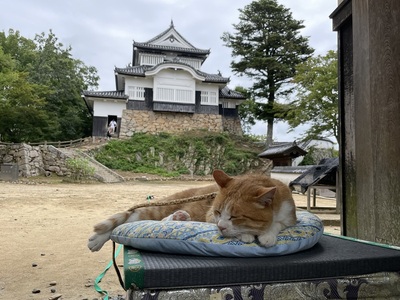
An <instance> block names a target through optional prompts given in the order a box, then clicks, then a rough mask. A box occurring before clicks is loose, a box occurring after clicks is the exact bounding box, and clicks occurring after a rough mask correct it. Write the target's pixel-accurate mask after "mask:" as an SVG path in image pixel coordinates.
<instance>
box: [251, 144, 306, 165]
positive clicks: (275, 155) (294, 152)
mask: <svg viewBox="0 0 400 300" xmlns="http://www.w3.org/2000/svg"><path fill="white" fill-rule="evenodd" d="M306 154H307V151H305V150H304V149H303V148H300V147H299V146H298V145H297V144H296V142H295V141H294V142H288V143H273V144H272V145H271V146H270V147H269V148H268V149H266V150H265V151H263V152H261V153H260V154H258V157H261V158H268V159H270V160H272V162H273V165H274V167H278V166H291V165H292V161H293V159H294V158H296V157H299V156H304V155H306Z"/></svg>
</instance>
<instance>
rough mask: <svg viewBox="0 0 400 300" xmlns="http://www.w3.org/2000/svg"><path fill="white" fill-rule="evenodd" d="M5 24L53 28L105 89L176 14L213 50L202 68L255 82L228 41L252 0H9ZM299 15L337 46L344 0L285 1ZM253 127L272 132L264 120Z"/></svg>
mask: <svg viewBox="0 0 400 300" xmlns="http://www.w3.org/2000/svg"><path fill="white" fill-rule="evenodd" d="M2 2H3V3H2V4H1V9H0V30H1V31H5V32H7V31H8V29H10V28H11V29H14V30H18V31H19V32H20V34H21V35H22V36H24V37H27V38H30V39H33V38H34V37H35V34H39V33H42V32H45V33H46V34H47V33H48V32H49V30H50V29H51V30H52V31H53V33H54V34H55V35H56V37H57V38H58V39H59V41H60V42H61V43H63V44H64V45H66V46H68V45H70V46H71V47H72V54H73V57H74V58H77V59H80V60H82V61H83V62H84V63H85V64H86V65H87V66H95V67H96V68H97V71H98V74H99V76H100V82H99V83H100V84H99V90H104V91H105V90H115V77H114V67H125V66H126V65H127V64H128V63H130V62H131V59H132V41H133V40H135V41H137V42H145V41H147V40H149V39H151V38H153V37H154V36H156V35H158V34H159V33H161V32H162V31H164V30H165V29H167V28H168V27H169V25H170V23H171V20H173V22H174V25H175V29H176V30H177V31H178V32H179V33H180V34H182V35H183V36H184V37H185V38H186V39H187V40H188V41H189V42H190V43H191V44H193V45H194V46H195V47H197V48H201V49H210V50H211V54H210V56H209V57H208V59H207V60H206V61H205V63H204V64H203V67H202V70H203V71H205V72H208V73H217V72H218V71H221V73H222V75H223V76H224V77H230V78H231V82H230V83H229V86H230V87H231V88H232V89H233V88H235V86H237V85H242V86H248V85H249V81H248V80H245V79H244V78H241V77H238V76H236V75H234V74H233V73H232V71H231V70H230V66H229V65H230V61H231V52H230V49H229V48H227V47H225V46H224V45H223V42H222V40H221V35H222V33H223V32H225V31H228V32H233V27H232V24H236V23H237V22H238V16H239V11H238V9H239V8H244V6H246V5H247V4H249V3H251V0H119V1H109V0H68V1H60V0H34V1H32V0H11V1H2ZM278 2H279V3H280V4H282V5H284V6H285V7H287V8H289V9H290V10H291V12H292V14H293V17H294V18H295V19H297V20H303V21H304V25H305V28H304V29H303V31H302V32H301V34H302V35H303V36H307V37H309V41H310V46H311V47H313V48H314V49H315V53H316V54H322V55H324V54H325V53H326V52H327V51H328V50H336V47H337V46H336V45H337V35H336V33H335V32H333V31H332V21H331V20H330V19H329V15H330V13H331V12H332V11H333V10H334V9H335V8H336V7H337V0H303V1H300V0H278ZM252 133H255V134H265V133H266V127H265V124H264V123H258V124H257V125H256V126H254V127H253V129H252ZM301 133H302V128H301V127H300V128H299V129H298V130H296V131H295V132H294V133H290V134H287V126H286V125H285V124H284V123H282V122H279V123H278V124H277V125H275V130H274V139H275V140H278V141H291V140H293V139H297V138H299V135H300V134H301Z"/></svg>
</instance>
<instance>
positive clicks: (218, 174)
mask: <svg viewBox="0 0 400 300" xmlns="http://www.w3.org/2000/svg"><path fill="white" fill-rule="evenodd" d="M213 177H214V180H215V182H216V183H217V184H218V185H219V186H220V187H221V188H224V187H226V185H227V184H228V182H229V181H231V180H232V179H233V178H232V177H230V176H228V175H227V174H226V173H225V172H224V171H222V170H218V169H217V170H214V172H213Z"/></svg>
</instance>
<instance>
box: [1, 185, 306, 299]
mask: <svg viewBox="0 0 400 300" xmlns="http://www.w3.org/2000/svg"><path fill="white" fill-rule="evenodd" d="M207 184H210V181H137V180H136V181H128V182H125V183H118V184H101V183H88V184H72V183H62V182H59V181H54V182H52V181H44V182H40V181H39V182H38V181H35V182H32V181H26V182H19V183H7V182H1V181H0V228H1V235H0V299H7V300H9V299H22V300H24V299H78V300H83V299H87V300H93V299H101V298H102V296H101V295H100V294H99V293H97V292H96V291H95V289H94V287H93V282H94V279H95V278H96V277H97V276H98V275H99V274H100V273H101V272H102V271H103V270H104V268H105V267H106V265H107V264H108V262H109V261H110V259H111V254H112V245H111V243H109V242H108V243H106V245H105V246H104V247H103V249H101V250H100V251H99V252H96V253H92V252H90V251H89V250H88V248H87V245H86V244H87V239H88V237H89V236H90V235H91V233H92V228H93V225H94V224H95V223H97V222H99V221H101V220H103V219H104V218H105V217H107V216H109V215H111V214H113V213H116V212H119V211H122V210H126V209H128V208H130V207H131V206H133V205H134V204H137V203H140V202H145V201H146V197H147V196H148V195H154V196H155V197H156V198H162V197H164V196H167V195H170V194H172V193H174V192H177V191H181V190H183V189H185V188H189V187H194V186H204V185H207ZM297 197H299V196H297ZM303 197H304V196H303ZM117 261H118V262H119V263H120V264H122V253H121V254H120V256H119V257H118V259H117ZM100 286H101V288H102V289H104V290H106V291H108V292H109V295H110V296H112V297H117V295H124V291H123V290H122V288H121V287H120V285H119V282H118V279H117V276H116V274H115V271H114V269H112V268H111V269H110V271H109V272H108V273H107V274H106V276H105V277H104V278H103V280H102V282H101V284H100ZM35 290H36V292H38V291H40V292H38V293H33V292H34V291H35ZM60 295H62V296H61V297H59V298H57V297H58V296H60Z"/></svg>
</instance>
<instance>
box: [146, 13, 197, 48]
mask: <svg viewBox="0 0 400 300" xmlns="http://www.w3.org/2000/svg"><path fill="white" fill-rule="evenodd" d="M171 29H172V30H175V33H176V34H177V35H179V37H180V38H181V39H182V40H184V41H185V42H186V43H188V44H189V45H190V46H192V47H193V48H196V47H195V46H193V45H192V44H191V43H189V41H188V40H187V39H185V38H184V37H183V36H182V35H181V34H180V33H179V32H178V30H176V29H175V26H174V22H173V21H172V20H171V24H170V25H169V28H167V29H165V30H164V31H163V32H161V33H160V34H158V35H156V36H155V37H153V38H152V39H150V40H148V41H147V42H146V43H152V42H154V41H156V40H157V39H158V38H160V37H162V36H163V35H164V34H166V33H167V32H168V31H170V30H171Z"/></svg>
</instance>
